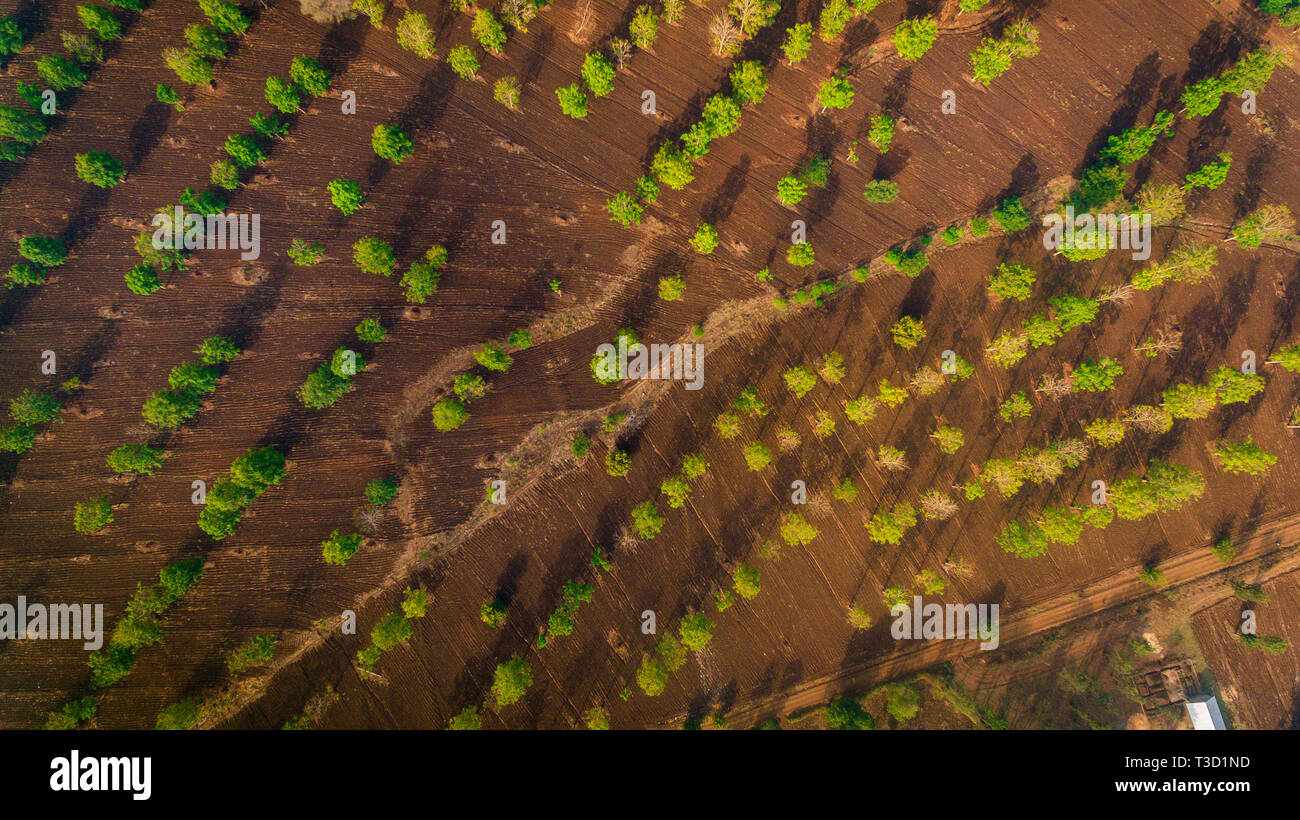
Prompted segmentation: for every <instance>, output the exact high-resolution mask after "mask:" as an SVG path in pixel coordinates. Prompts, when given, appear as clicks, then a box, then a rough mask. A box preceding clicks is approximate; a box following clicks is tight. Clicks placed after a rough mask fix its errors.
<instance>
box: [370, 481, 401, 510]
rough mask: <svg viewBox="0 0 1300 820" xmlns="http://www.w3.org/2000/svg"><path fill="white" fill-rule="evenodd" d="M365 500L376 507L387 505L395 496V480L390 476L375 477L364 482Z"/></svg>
mask: <svg viewBox="0 0 1300 820" xmlns="http://www.w3.org/2000/svg"><path fill="white" fill-rule="evenodd" d="M365 496H366V501H369V502H370V503H371V504H373V505H375V506H376V507H387V506H388V505H389V503H391V502H392V500H393V499H394V498H396V497H397V482H396V481H393V480H392V479H391V478H376V479H374V480H373V481H371V482H370V483H368V484H366V489H365Z"/></svg>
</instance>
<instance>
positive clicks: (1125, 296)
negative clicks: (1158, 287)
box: [1097, 282, 1137, 307]
mask: <svg viewBox="0 0 1300 820" xmlns="http://www.w3.org/2000/svg"><path fill="white" fill-rule="evenodd" d="M1136 293H1137V288H1135V287H1133V286H1132V285H1130V284H1129V283H1128V282H1125V283H1124V284H1122V285H1116V286H1115V287H1113V288H1111V289H1110V290H1108V291H1106V292H1105V293H1103V294H1101V295H1100V296H1098V297H1097V301H1098V302H1101V303H1102V304H1103V305H1120V306H1121V307H1122V306H1124V305H1127V304H1128V303H1129V302H1131V301H1133V296H1134V294H1136Z"/></svg>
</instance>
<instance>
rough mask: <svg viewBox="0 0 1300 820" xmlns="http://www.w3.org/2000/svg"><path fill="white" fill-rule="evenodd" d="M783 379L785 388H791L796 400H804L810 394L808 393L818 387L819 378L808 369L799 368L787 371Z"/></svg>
mask: <svg viewBox="0 0 1300 820" xmlns="http://www.w3.org/2000/svg"><path fill="white" fill-rule="evenodd" d="M783 378H784V379H785V386H786V387H788V388H790V392H791V393H794V396H795V398H797V399H802V398H803V397H804V396H806V395H807V394H808V391H810V390H812V389H813V388H814V387H816V386H817V377H816V376H814V375H813V372H812V371H811V370H809V369H808V368H806V367H802V366H797V367H792V368H790V369H789V370H787V371H785V373H784V375H783Z"/></svg>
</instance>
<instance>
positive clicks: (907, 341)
mask: <svg viewBox="0 0 1300 820" xmlns="http://www.w3.org/2000/svg"><path fill="white" fill-rule="evenodd" d="M889 333H890V335H891V336H893V337H894V344H896V345H898V346H899V347H901V348H903V349H904V350H911V349H912V348H914V347H916V346H917V345H919V344H920V343H921V340H922V339H924V338H925V324H924V323H923V322H922V321H921V320H920V319H918V318H916V317H915V316H904V317H902V318H901V319H899V320H898V321H897V322H895V323H894V326H893V327H891V328H890V329H889Z"/></svg>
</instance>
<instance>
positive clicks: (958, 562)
mask: <svg viewBox="0 0 1300 820" xmlns="http://www.w3.org/2000/svg"><path fill="white" fill-rule="evenodd" d="M943 571H944V572H946V573H948V575H950V576H951V577H953V578H957V579H962V578H970V577H971V576H972V575H974V574H975V568H974V567H972V566H971V565H970V562H969V561H964V560H962V559H960V558H954V559H953V560H951V561H944V562H943Z"/></svg>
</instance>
